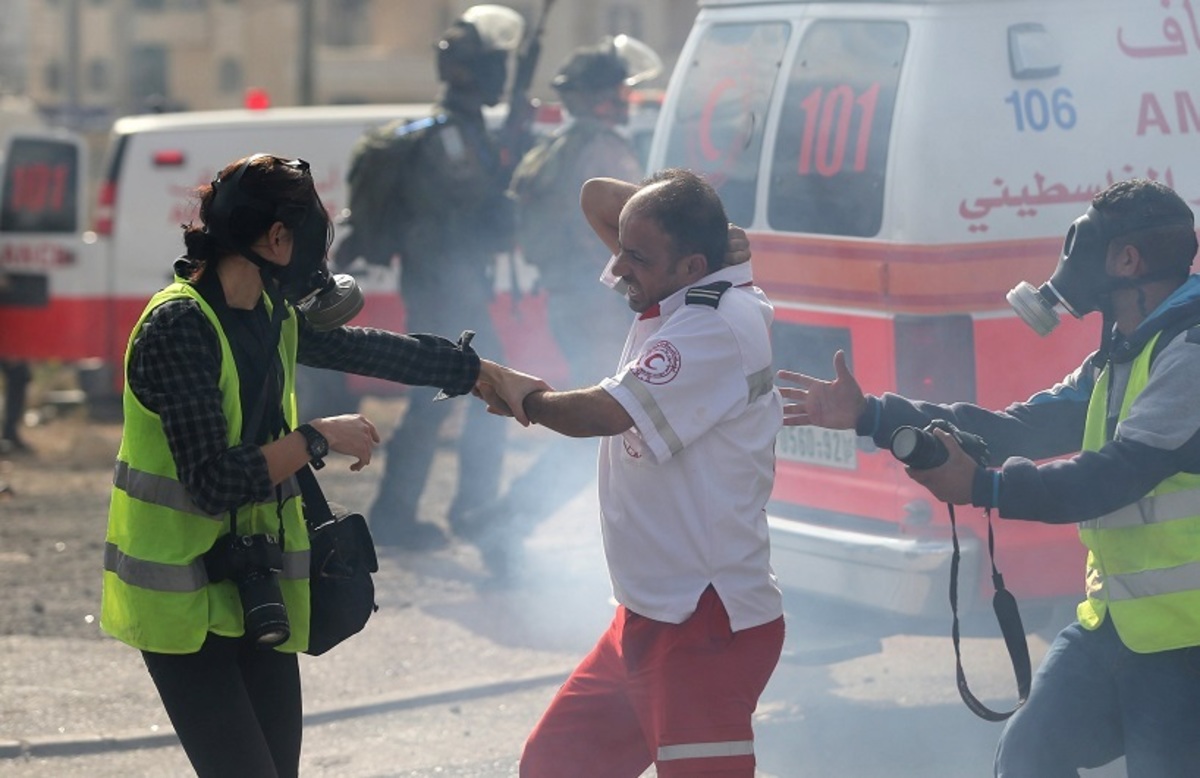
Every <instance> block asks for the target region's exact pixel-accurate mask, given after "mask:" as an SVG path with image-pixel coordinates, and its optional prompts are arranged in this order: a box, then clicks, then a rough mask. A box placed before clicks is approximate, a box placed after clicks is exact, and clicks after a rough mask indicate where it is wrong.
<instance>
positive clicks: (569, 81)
mask: <svg viewBox="0 0 1200 778" xmlns="http://www.w3.org/2000/svg"><path fill="white" fill-rule="evenodd" d="M661 71H662V60H660V59H659V57H658V55H657V54H655V53H654V50H653V49H651V48H650V47H649V46H647V45H646V44H645V43H642V42H641V41H639V40H638V39H637V38H631V37H630V36H628V35H618V36H616V37H612V36H606V37H605V38H604V39H603V40H601V41H600V43H598V44H597V45H595V46H585V47H582V48H579V49H576V50H575V52H574V53H572V54H571V56H570V57H568V58H567V61H566V62H564V63H563V65H562V67H560V68H559V71H558V74H557V75H556V76H555V77H554V80H553V81H551V82H550V84H551V85H552V86H553V87H554V88H555V89H557V90H558V91H560V92H599V91H602V90H606V89H613V88H616V87H618V86H621V85H622V84H624V85H625V86H635V85H637V84H640V83H642V82H643V81H648V80H650V79H651V78H654V77H655V76H657V75H658V74H659V73H660V72H661Z"/></svg>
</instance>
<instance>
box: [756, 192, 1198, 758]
mask: <svg viewBox="0 0 1200 778" xmlns="http://www.w3.org/2000/svg"><path fill="white" fill-rule="evenodd" d="M1196 249H1197V240H1196V232H1195V216H1194V214H1193V213H1192V210H1191V209H1190V208H1189V206H1188V205H1187V203H1186V202H1184V200H1183V199H1182V198H1180V197H1179V195H1177V194H1176V193H1175V192H1173V191H1172V190H1171V189H1169V188H1168V187H1166V186H1164V185H1163V184H1161V183H1158V182H1155V181H1148V180H1132V181H1122V182H1119V183H1116V184H1113V185H1112V186H1110V187H1109V188H1108V189H1106V190H1104V191H1103V192H1100V193H1099V194H1097V195H1096V196H1095V197H1094V198H1093V200H1092V204H1091V207H1090V208H1089V209H1088V211H1087V213H1086V214H1084V215H1083V216H1081V217H1080V218H1079V219H1077V220H1076V221H1075V222H1074V224H1072V225H1071V228H1070V230H1069V232H1068V233H1067V238H1066V242H1065V244H1064V246H1063V252H1062V256H1061V257H1060V259H1059V262H1058V267H1057V268H1056V270H1055V271H1054V274H1053V275H1052V276H1051V278H1050V280H1049V281H1047V282H1046V283H1045V284H1043V285H1042V286H1041V287H1040V288H1038V289H1034V288H1033V287H1032V286H1031V285H1029V284H1026V283H1022V284H1021V285H1019V286H1018V287H1017V288H1016V289H1014V290H1013V291H1012V292H1010V293H1009V301H1010V303H1011V304H1012V305H1013V307H1014V308H1015V309H1016V311H1017V313H1018V314H1019V315H1020V316H1021V318H1022V319H1023V320H1025V321H1026V322H1027V323H1028V324H1030V326H1032V327H1034V328H1035V329H1036V330H1037V331H1038V332H1039V333H1041V334H1045V333H1047V332H1048V331H1049V330H1050V329H1052V328H1053V326H1054V325H1055V324H1057V321H1058V316H1057V313H1056V312H1055V307H1056V306H1059V305H1061V306H1062V307H1063V308H1064V309H1066V310H1067V311H1068V312H1069V313H1071V314H1072V315H1074V316H1076V317H1081V316H1085V315H1087V314H1088V313H1092V312H1096V311H1099V312H1100V313H1101V314H1102V316H1103V319H1104V326H1103V329H1102V333H1101V343H1100V347H1099V348H1098V349H1097V351H1096V352H1095V353H1093V354H1091V355H1089V356H1088V357H1087V359H1085V360H1084V362H1083V364H1082V365H1081V366H1080V367H1079V368H1078V369H1077V370H1075V371H1074V372H1073V373H1072V374H1071V375H1068V376H1067V377H1066V378H1064V379H1063V381H1062V382H1061V383H1060V384H1058V385H1056V386H1054V387H1053V388H1051V389H1048V390H1046V391H1043V392H1041V393H1039V394H1037V395H1035V396H1033V397H1032V398H1030V399H1029V400H1028V401H1026V402H1023V403H1015V404H1013V405H1011V406H1009V407H1008V408H1007V409H1005V410H1004V411H1003V412H993V411H987V410H984V409H982V408H979V407H977V406H974V405H970V404H966V403H956V404H954V405H940V404H935V403H927V402H914V401H910V400H907V399H905V398H903V397H899V396H897V395H894V394H884V395H883V396H882V397H873V396H870V395H864V394H863V393H862V391H861V390H860V389H859V387H858V384H857V382H856V381H855V379H854V376H853V375H852V374H851V373H850V371H849V370H848V369H847V367H846V361H845V356H844V355H843V354H842V353H841V352H838V354H837V355H836V356H835V357H834V366H835V369H836V372H837V377H836V378H835V380H833V381H822V380H819V379H816V378H813V377H811V376H806V375H803V374H800V373H793V372H789V371H780V373H779V377H780V379H781V380H784V381H787V382H789V383H794V384H796V385H798V387H799V388H783V394H784V397H785V399H786V400H787V401H789V402H790V404H789V405H786V406H785V409H784V412H785V420H784V423H785V424H789V425H807V424H811V425H816V426H820V427H829V428H834V429H855V430H856V431H857V432H858V433H859V434H861V435H869V436H871V437H873V438H874V440H875V441H876V443H878V444H879V445H881V446H886V445H887V444H888V441H889V439H890V436H891V434H892V432H893V431H894V430H896V429H897V428H898V427H900V426H906V425H911V426H918V427H923V426H926V425H927V424H928V423H929V422H930V421H931V420H934V419H944V420H948V421H950V422H951V423H952V424H953V425H955V426H957V427H959V428H961V429H962V430H964V431H967V432H971V433H974V434H976V435H979V436H981V437H982V438H983V439H984V440H986V441H987V443H988V446H989V448H990V451H991V454H992V460H993V461H996V462H1003V464H1002V465H1001V466H1000V467H996V468H984V467H981V466H980V465H978V464H976V462H975V460H973V459H971V458H970V457H969V456H968V455H967V454H966V453H964V452H963V450H962V449H961V447H960V446H959V445H958V443H957V442H956V441H955V439H954V437H953V436H952V435H950V434H949V433H947V432H946V431H943V430H936V431H935V432H934V434H935V435H937V437H938V438H939V439H940V440H941V442H942V444H943V445H944V446H945V447H946V449H947V450H948V452H949V458H948V460H947V461H946V462H945V464H942V465H941V466H938V467H934V468H931V469H927V470H918V469H913V468H909V471H908V472H909V475H910V476H911V477H912V478H913V479H914V480H916V481H917V482H918V483H921V484H922V485H924V486H925V487H927V488H928V489H929V490H930V491H931V492H932V493H933V494H934V496H936V497H937V498H938V499H940V500H942V501H944V502H947V503H951V504H971V505H975V506H977V507H980V508H984V509H988V510H994V511H996V512H997V513H998V514H999V515H1000V517H1001V518H1007V519H1016V520H1025V521H1040V522H1045V523H1050V524H1067V523H1072V524H1078V525H1079V532H1080V538H1081V539H1082V541H1083V543H1084V545H1086V546H1087V548H1088V551H1089V554H1088V562H1087V575H1086V583H1085V591H1086V599H1085V600H1084V602H1082V603H1081V604H1080V605H1079V607H1078V612H1077V615H1078V620H1077V621H1076V622H1075V623H1073V624H1071V625H1070V626H1068V627H1066V628H1065V629H1064V630H1063V631H1062V632H1060V633H1059V635H1058V637H1057V638H1056V639H1055V640H1054V642H1053V644H1052V645H1051V646H1050V649H1049V651H1048V652H1047V654H1046V656H1045V658H1044V660H1043V662H1042V665H1041V667H1040V669H1039V670H1038V672H1037V675H1036V676H1035V677H1034V679H1033V686H1032V691H1031V693H1030V696H1029V699H1028V701H1027V702H1026V704H1025V705H1024V706H1023V707H1022V708H1020V709H1019V710H1018V711H1017V712H1016V714H1015V715H1014V716H1013V717H1012V718H1011V719H1009V721H1008V723H1007V725H1006V726H1005V729H1004V733H1003V734H1002V735H1001V738H1000V745H999V748H998V750H997V754H996V763H995V772H996V775H997V776H1002V777H1004V778H1009V777H1011V776H1021V777H1022V778H1023V777H1024V776H1039V778H1040V777H1042V776H1075V775H1078V770H1079V768H1082V767H1088V768H1091V767H1098V766H1100V765H1103V764H1106V763H1108V762H1111V761H1113V760H1115V759H1117V758H1118V757H1120V756H1122V755H1124V756H1125V759H1126V765H1127V769H1128V773H1129V775H1130V776H1167V775H1172V776H1174V775H1192V774H1194V773H1195V771H1196V769H1197V765H1200V738H1197V737H1196V733H1197V732H1200V672H1198V669H1200V475H1197V474H1200V403H1198V402H1197V401H1196V396H1197V395H1196V387H1197V386H1200V326H1198V325H1200V277H1198V276H1196V275H1191V274H1190V268H1191V264H1192V261H1193V259H1194V258H1195V256H1196ZM1069 454H1073V455H1074V456H1071V457H1070V458H1066V459H1061V460H1058V461H1054V462H1048V463H1045V464H1040V465H1039V464H1036V463H1035V460H1043V459H1046V458H1049V457H1061V456H1063V455H1069Z"/></svg>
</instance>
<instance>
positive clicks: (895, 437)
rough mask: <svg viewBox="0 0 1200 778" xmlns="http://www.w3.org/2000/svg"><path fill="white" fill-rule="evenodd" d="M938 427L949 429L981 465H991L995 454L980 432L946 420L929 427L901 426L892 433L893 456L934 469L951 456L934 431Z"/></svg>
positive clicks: (910, 465)
mask: <svg viewBox="0 0 1200 778" xmlns="http://www.w3.org/2000/svg"><path fill="white" fill-rule="evenodd" d="M935 429H940V430H945V431H946V432H949V433H950V434H951V435H953V436H954V439H955V440H956V441H958V445H959V446H961V447H962V450H963V451H965V452H966V453H967V456H969V457H971V459H974V460H975V462H976V463H978V464H979V466H980V467H987V466H988V460H989V459H990V458H991V454H990V453H989V452H988V446H987V441H985V440H984V439H983V438H981V437H979V436H978V435H972V434H971V433H969V432H963V431H962V430H960V429H959V428H958V427H955V426H954V425H953V424H951V423H950V422H948V421H946V420H944V419H934V420H933V421H931V422H929V426H927V427H925V429H921V428H920V427H897V428H896V431H895V432H893V433H892V440H891V448H892V456H894V457H895V458H896V459H899V460H900V461H901V462H903V463H904V464H906V465H908V466H909V467H911V468H912V469H914V470H932V469H933V468H935V467H938V466H940V465H943V464H945V463H946V460H947V459H949V458H950V452H949V451H947V450H946V446H945V445H944V444H943V443H942V441H941V440H939V439H938V436H937V435H934V434H933V431H934V430H935Z"/></svg>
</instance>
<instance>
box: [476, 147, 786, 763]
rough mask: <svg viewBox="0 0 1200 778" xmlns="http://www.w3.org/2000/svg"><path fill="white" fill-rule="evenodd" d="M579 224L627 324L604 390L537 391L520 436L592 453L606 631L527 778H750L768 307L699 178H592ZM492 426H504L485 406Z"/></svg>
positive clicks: (557, 703) (769, 441)
mask: <svg viewBox="0 0 1200 778" xmlns="http://www.w3.org/2000/svg"><path fill="white" fill-rule="evenodd" d="M582 205H583V209H584V213H585V215H586V216H587V218H588V221H589V223H590V224H591V225H592V227H593V229H594V230H595V231H596V233H597V234H598V235H599V236H600V237H601V239H602V240H603V241H604V242H605V244H606V245H607V246H608V247H609V249H610V250H611V251H612V252H613V255H614V256H613V259H612V260H611V261H610V263H609V267H608V269H607V270H606V275H608V276H609V277H610V279H611V280H612V281H613V282H614V283H617V284H621V285H623V286H624V293H625V296H626V299H627V301H628V303H629V307H630V308H632V309H633V310H634V311H635V312H636V313H638V314H639V316H638V318H637V320H636V321H635V322H634V324H633V327H632V329H631V330H630V333H629V337H628V339H627V341H626V345H625V350H624V354H623V355H622V357H621V362H620V366H619V368H618V370H617V372H616V374H615V375H613V376H612V377H610V378H606V379H604V380H603V381H601V382H600V384H598V385H596V386H592V387H589V388H586V389H576V390H572V391H565V392H557V391H545V390H541V389H538V390H535V391H531V393H530V394H529V395H528V396H527V397H526V398H525V400H524V403H523V408H524V410H525V413H526V415H527V416H528V417H529V419H530V421H532V422H534V423H537V424H541V425H543V426H545V427H549V428H550V429H553V430H556V431H557V432H560V433H562V434H564V435H570V436H573V437H600V438H601V443H600V477H599V492H600V514H601V526H602V530H603V537H604V546H605V554H606V557H607V560H608V567H609V574H610V576H611V578H612V584H613V592H614V594H615V596H616V599H617V601H618V603H619V607H618V609H617V613H616V616H615V618H614V619H613V622H612V624H611V626H610V627H609V629H608V631H607V632H606V633H605V634H604V635H603V636H602V637H601V639H600V641H599V642H598V643H597V644H596V647H595V648H594V649H593V650H592V652H591V653H590V654H589V655H588V656H587V657H586V658H585V659H584V660H583V662H582V663H581V664H580V665H579V666H578V667H577V668H576V669H575V671H574V672H573V673H572V675H571V677H570V678H569V679H568V680H567V682H566V683H565V684H564V685H563V687H562V689H560V690H559V693H558V695H557V696H556V697H555V699H554V701H553V702H552V703H551V704H550V707H549V708H548V709H547V711H546V712H545V714H544V715H543V716H542V719H541V721H540V722H539V723H538V725H537V726H536V727H535V729H534V731H533V733H532V734H531V735H530V737H529V739H528V741H527V742H526V744H525V749H524V753H523V754H522V758H521V775H522V776H531V777H533V778H543V777H548V776H553V777H554V778H558V777H559V776H564V775H570V776H584V777H586V776H596V777H597V778H620V777H621V776H629V778H636V776H639V775H641V774H642V772H643V771H644V770H645V769H646V768H647V767H648V766H649V765H650V764H651V763H654V764H655V765H656V766H657V770H658V775H659V776H661V777H662V778H671V777H672V776H682V775H695V774H700V773H703V774H704V775H705V776H716V775H720V776H739V777H743V776H744V778H751V776H753V775H754V765H755V760H754V735H753V731H752V727H751V716H752V714H753V712H754V708H755V706H756V705H757V702H758V697H759V695H760V694H761V693H762V690H763V688H764V687H765V686H766V684H767V681H768V679H769V678H770V676H771V673H772V672H773V671H774V668H775V665H776V663H777V662H778V660H779V655H780V652H781V650H782V647H783V606H782V597H781V595H780V591H779V587H778V585H777V583H776V580H775V576H774V574H773V573H772V571H771V567H770V547H769V542H768V534H767V519H766V514H765V511H764V507H765V505H766V502H767V498H768V497H769V495H770V492H771V487H772V483H773V479H774V469H775V456H774V442H775V435H776V433H777V431H778V430H779V427H780V424H781V421H782V401H781V399H780V396H779V392H778V391H777V390H776V389H774V387H773V386H772V377H773V376H772V366H771V343H770V337H769V332H768V328H769V325H770V322H771V319H772V316H773V309H772V307H771V304H770V303H769V302H768V301H767V299H766V297H765V296H764V295H763V293H762V291H761V290H759V289H758V288H757V287H755V286H754V285H753V282H752V280H751V275H750V266H749V264H748V263H744V264H740V265H734V266H731V267H724V266H723V260H724V257H725V251H726V246H727V243H728V240H729V232H728V222H727V219H726V216H725V211H724V208H723V207H722V205H721V202H720V199H719V198H718V197H717V194H716V192H715V191H714V190H713V189H712V187H711V186H709V185H708V184H707V183H705V182H704V181H703V180H702V179H700V178H699V177H698V176H696V175H694V174H692V173H690V172H687V171H682V170H666V171H662V172H660V173H658V174H656V175H655V176H653V177H651V178H650V179H647V181H646V182H644V183H643V184H641V185H634V184H628V183H625V182H621V181H616V180H614V179H592V180H590V181H588V182H587V184H585V186H584V189H583V193H582ZM484 397H485V399H488V400H489V401H491V404H492V406H493V410H494V411H496V412H504V411H505V410H506V409H504V408H503V407H502V406H501V405H500V404H499V403H498V401H495V400H493V398H491V397H489V395H488V393H487V392H486V387H485V388H484Z"/></svg>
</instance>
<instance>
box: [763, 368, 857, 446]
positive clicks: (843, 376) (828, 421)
mask: <svg viewBox="0 0 1200 778" xmlns="http://www.w3.org/2000/svg"><path fill="white" fill-rule="evenodd" d="M833 369H834V373H835V374H836V375H835V378H834V379H833V380H832V381H823V380H821V379H820V378H814V377H812V376H810V375H805V374H804V373H795V372H792V371H791V370H780V371H779V372H778V373H776V378H777V379H778V380H779V381H784V382H787V383H792V384H796V386H795V387H792V386H780V387H779V393H780V394H781V395H783V399H784V400H785V402H784V406H783V424H784V426H787V427H800V426H806V425H812V426H814V427H827V428H829V429H835V430H848V429H853V428H854V426H855V424H857V423H858V417H859V416H860V415H861V414H862V410H863V408H864V407H865V406H866V403H867V398H866V395H864V394H863V392H862V389H860V388H859V386H858V381H856V380H855V378H854V374H853V373H851V372H850V369H849V368H847V367H846V354H845V353H844V352H842V351H838V352H837V353H836V354H834V355H833Z"/></svg>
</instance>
